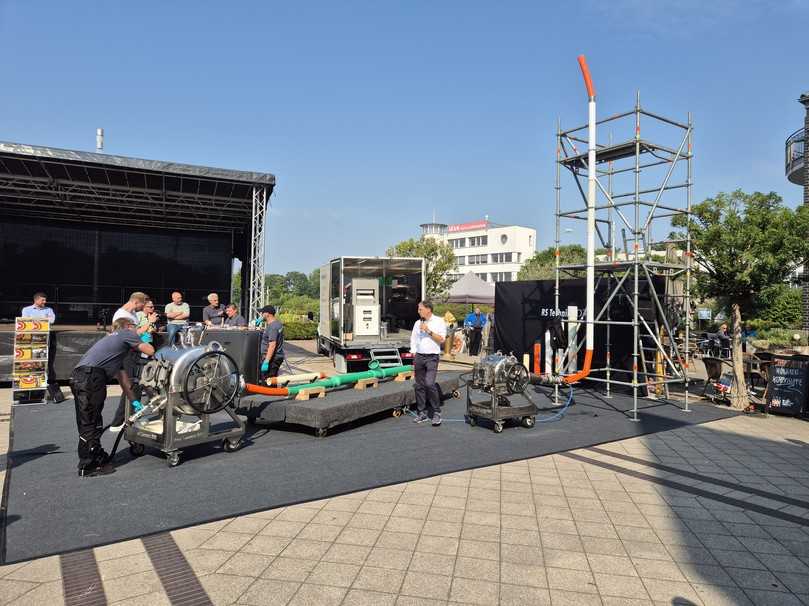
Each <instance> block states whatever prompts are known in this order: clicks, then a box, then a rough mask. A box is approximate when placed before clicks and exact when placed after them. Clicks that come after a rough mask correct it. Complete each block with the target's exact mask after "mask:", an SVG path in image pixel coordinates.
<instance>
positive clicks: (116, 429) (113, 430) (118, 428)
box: [110, 423, 124, 433]
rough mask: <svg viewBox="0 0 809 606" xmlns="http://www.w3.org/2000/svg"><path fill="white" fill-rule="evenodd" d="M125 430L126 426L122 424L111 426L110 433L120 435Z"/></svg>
mask: <svg viewBox="0 0 809 606" xmlns="http://www.w3.org/2000/svg"><path fill="white" fill-rule="evenodd" d="M123 428H124V424H123V423H121V424H120V425H110V433H118V432H119V431H121V430H122V429H123Z"/></svg>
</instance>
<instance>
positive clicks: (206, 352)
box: [123, 342, 245, 467]
mask: <svg viewBox="0 0 809 606" xmlns="http://www.w3.org/2000/svg"><path fill="white" fill-rule="evenodd" d="M140 384H141V386H143V388H144V390H145V391H146V393H147V394H148V395H149V400H148V402H147V404H146V407H145V409H144V411H142V415H141V416H140V418H138V419H136V420H135V421H134V422H132V423H127V425H126V427H125V429H124V431H125V434H124V436H123V437H124V439H126V441H127V442H129V449H130V453H131V454H132V455H133V456H136V457H138V456H141V455H142V454H144V452H145V449H146V447H147V446H149V447H151V448H155V449H157V450H160V451H161V452H163V453H165V455H166V462H167V464H168V465H169V467H174V466H176V465H179V464H180V449H182V448H187V447H189V446H196V445H197V444H206V443H209V442H216V441H220V440H221V441H222V446H223V448H224V450H225V451H226V452H233V451H235V450H237V449H238V448H239V447H240V446H241V444H242V441H241V439H242V436H243V435H244V432H245V424H244V421H242V419H241V418H240V417H239V416H238V415H236V413H235V409H236V406H237V405H238V398H239V395H240V393H241V391H242V388H243V381H242V377H241V375H240V373H239V368H238V366H237V365H236V362H235V361H234V360H233V358H231V357H230V356H229V355H228V354H226V353H225V352H224V351H222V349H221V347H220V346H219V344H218V343H216V342H212V343H208V344H207V345H205V346H196V347H193V346H190V347H189V346H184V347H179V348H178V347H164V348H161V349H160V350H159V351H158V352H157V353H156V354H155V359H154V360H150V361H149V362H148V363H147V364H146V365H145V366H144V367H143V370H142V372H141V378H140ZM129 406H130V404H129V403H127V411H126V414H127V418H130V415H131V414H132V412H133V411H131V410H130V409H129ZM213 415H219V416H220V417H223V416H225V415H227V417H229V420H230V421H232V423H231V422H228V421H227V420H224V423H221V422H216V423H212V419H211V417H212V416H213Z"/></svg>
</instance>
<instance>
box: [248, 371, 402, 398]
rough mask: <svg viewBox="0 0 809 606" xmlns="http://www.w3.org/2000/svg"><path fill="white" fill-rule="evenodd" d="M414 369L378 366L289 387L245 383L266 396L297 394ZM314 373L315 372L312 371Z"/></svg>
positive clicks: (249, 391) (252, 390)
mask: <svg viewBox="0 0 809 606" xmlns="http://www.w3.org/2000/svg"><path fill="white" fill-rule="evenodd" d="M411 370H413V367H412V366H410V365H408V366H393V367H391V368H378V369H376V370H366V371H363V372H352V373H348V374H344V375H334V376H333V377H328V378H325V379H321V380H319V381H313V382H312V383H304V384H301V385H291V386H289V387H264V386H263V385H255V384H253V383H247V384H246V385H245V391H247V392H248V393H255V394H260V395H264V396H295V395H297V394H298V393H300V392H301V390H303V389H312V388H314V387H325V388H326V389H331V388H334V387H340V386H341V385H351V384H353V383H356V382H357V381H359V380H360V379H384V378H386V377H395V376H396V375H398V374H401V373H403V372H410V371H411ZM312 374H314V373H312Z"/></svg>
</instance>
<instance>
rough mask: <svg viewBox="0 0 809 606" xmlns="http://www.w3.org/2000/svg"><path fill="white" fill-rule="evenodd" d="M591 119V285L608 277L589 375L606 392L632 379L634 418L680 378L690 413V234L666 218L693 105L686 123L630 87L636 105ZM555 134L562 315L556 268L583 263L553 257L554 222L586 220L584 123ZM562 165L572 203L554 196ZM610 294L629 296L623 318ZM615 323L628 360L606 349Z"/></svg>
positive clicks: (685, 192) (683, 186) (677, 193)
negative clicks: (602, 330) (616, 360)
mask: <svg viewBox="0 0 809 606" xmlns="http://www.w3.org/2000/svg"><path fill="white" fill-rule="evenodd" d="M597 125H598V136H597V140H600V141H605V140H606V141H609V142H608V143H607V144H602V145H598V146H597V148H596V166H597V171H596V172H597V174H596V189H597V198H596V203H595V210H596V240H597V242H600V246H601V248H602V249H603V251H604V254H602V255H598V256H597V259H596V264H595V279H596V290H598V289H599V287H601V288H602V289H603V288H604V286H603V285H606V292H607V296H606V299H605V300H604V302H603V304H602V305H601V306H600V308H599V307H596V309H595V310H594V312H595V315H594V317H595V320H594V322H595V324H596V325H605V327H606V335H607V337H606V341H607V342H606V343H598V342H596V343H595V349H596V350H598V349H599V348H605V349H606V352H605V354H606V355H605V359H606V363H605V365H604V366H602V367H600V368H594V369H592V370H591V372H590V376H589V377H588V380H591V381H595V382H598V383H602V384H604V385H605V389H606V395H607V397H610V395H611V391H612V390H613V389H615V388H616V387H617V386H622V387H629V388H631V390H632V394H633V410H632V420H633V421H637V420H638V397H651V398H655V397H657V396H659V395H664V396H666V397H667V396H668V395H669V385H671V384H682V385H683V386H684V392H685V396H684V406H683V410H684V412H689V410H690V409H689V403H688V386H689V381H690V379H689V359H690V358H689V341H690V328H691V267H692V255H691V234H690V231H689V229H688V227H687V224H688V223H689V221H686V227H683V228H680V229H679V232H680V233H679V235H677V236H672V235H671V234H672V232H674V229H673V228H672V226H671V221H672V219H673V218H674V217H678V216H680V217H682V216H685V217H686V219H688V218H690V214H691V203H692V200H691V196H692V184H693V180H692V159H693V153H692V134H693V124H692V121H691V114H690V113H689V114H688V117H687V120H686V122H679V121H677V120H672V119H670V118H666V117H663V116H660V115H657V114H653V113H651V112H649V111H647V110H645V109H644V108H643V107H642V106H641V104H640V93H638V95H637V97H636V102H635V107H634V109H632V110H630V111H627V112H624V113H619V114H616V115H614V116H610V117H608V118H604V119H601V120H599V121H598V122H597ZM620 133H627V134H629V135H630V138H628V139H618V140H619V141H620V142H618V143H613V136H614V135H616V134H620ZM556 137H557V147H556V152H557V160H556V185H555V189H556V285H555V309H556V313H557V317H559V316H560V315H564V314H563V313H562V310H560V309H559V287H560V277H561V276H562V274H569V275H578V274H580V273H581V272H582V271H584V270H586V267H587V266H586V265H584V264H580V265H560V259H559V247H560V244H561V233H562V223H563V222H565V221H568V220H573V221H577V220H578V221H585V222H586V220H587V216H586V214H587V191H586V190H587V185H586V184H587V179H588V174H587V146H588V141H587V125H586V124H585V125H583V126H579V127H576V128H573V129H570V130H562V128H561V124H560V125H559V126H558V127H557V135H556ZM653 139H654V141H655V142H653ZM656 141H661V142H660V143H658V142H656ZM563 170H564V171H565V172H567V173H569V174H570V175H571V177H572V179H573V184H574V185H575V189H576V191H577V192H578V194H579V195H578V196H576V199H577V203H576V204H572V205H571V207H570V208H567V205H563V200H562V172H563ZM582 201H583V202H584V204H583V206H582V205H581V202H582ZM618 235H620V238H619V237H618ZM656 278H657V279H656ZM660 278H662V279H663V284H664V287H663V288H662V292H660V291H661V288H659V286H660V282H661V280H660ZM641 282H646V283H647V284H648V291H649V297H650V299H651V302H652V309H651V310H649V309H641V308H640V306H639V284H641ZM656 284H657V287H656ZM618 302H621V303H626V302H628V303H629V304H630V305H631V319H630V320H626V319H623V320H616V319H613V313H612V312H613V308H614V306H615V305H616V303H618ZM644 312H646V313H645V314H644ZM649 312H653V313H649ZM569 321H570V322H576V323H577V324H579V325H583V324H585V321H584V320H578V319H570V320H569ZM619 325H621V326H626V325H631V326H632V329H633V330H632V332H633V353H632V364H631V368H620V367H616V366H615V365H613V361H612V359H611V356H610V349H611V343H610V328H611V327H615V326H619ZM583 344H584V341H583V340H582V341H579V342H577V343H576V344H575V346H576V350H577V351H578V350H579V349H581V348H582V346H583ZM566 354H567V352H566ZM562 359H566V356H565V357H563V358H562ZM557 392H558V389H557Z"/></svg>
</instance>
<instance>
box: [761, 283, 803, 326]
mask: <svg viewBox="0 0 809 606" xmlns="http://www.w3.org/2000/svg"><path fill="white" fill-rule="evenodd" d="M801 302H802V296H801V289H800V288H793V287H791V286H789V285H788V284H775V285H773V286H768V287H767V288H765V289H763V290H762V291H761V295H760V296H759V297H758V300H757V301H756V307H755V312H754V313H755V316H756V319H757V320H762V321H763V322H764V323H765V324H766V325H767V326H769V327H772V328H800V325H801V320H802V313H801V312H802V309H801Z"/></svg>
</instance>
